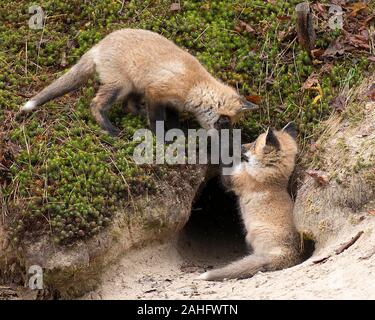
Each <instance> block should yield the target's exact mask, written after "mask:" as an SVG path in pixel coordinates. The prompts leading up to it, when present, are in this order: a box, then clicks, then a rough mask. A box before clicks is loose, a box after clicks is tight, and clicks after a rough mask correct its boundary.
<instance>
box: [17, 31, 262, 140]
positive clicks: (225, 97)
mask: <svg viewBox="0 0 375 320" xmlns="http://www.w3.org/2000/svg"><path fill="white" fill-rule="evenodd" d="M95 72H96V73H97V74H98V75H99V80H100V83H101V85H100V87H99V90H98V92H97V94H96V96H95V98H94V99H93V101H92V103H91V106H90V108H91V112H92V114H93V116H94V118H95V119H96V121H97V122H98V123H99V124H100V126H101V127H102V129H104V130H105V131H107V132H108V133H110V134H112V135H116V134H118V132H119V130H118V129H117V128H116V127H115V126H113V125H112V124H111V122H110V121H109V120H108V117H107V112H108V110H109V109H110V108H111V105H112V104H113V103H114V102H116V101H125V102H126V101H128V100H130V102H132V101H131V100H132V98H133V97H134V96H136V97H142V98H144V100H145V101H146V104H147V108H148V114H149V118H150V119H149V120H150V124H151V126H154V124H155V120H158V119H160V116H161V117H162V114H161V112H162V107H164V106H169V107H172V108H174V109H175V110H177V111H179V112H191V113H193V115H194V116H195V117H196V119H197V121H198V122H199V124H200V125H201V126H202V127H203V128H205V129H210V128H215V127H217V128H220V122H221V119H224V121H223V123H228V122H229V121H228V120H230V121H231V122H234V121H235V120H236V118H237V117H238V116H239V115H240V113H241V112H242V111H244V110H249V109H254V108H256V107H257V106H256V105H254V104H252V103H250V102H247V101H246V100H245V99H244V98H243V97H241V96H240V95H239V94H238V93H237V92H236V91H235V90H234V89H233V88H231V87H228V86H226V85H224V84H223V83H221V82H219V81H218V80H216V79H215V78H213V77H212V76H211V75H210V74H209V73H208V71H207V70H206V69H205V68H204V67H203V66H202V65H201V64H200V63H199V62H198V60H197V59H196V58H194V57H193V56H192V55H190V54H189V53H187V52H186V51H184V50H182V49H180V48H179V47H177V46H176V45H175V44H174V43H172V42H171V41H169V40H167V39H166V38H164V37H162V36H161V35H159V34H156V33H154V32H151V31H147V30H139V29H122V30H118V31H115V32H113V33H111V34H109V35H108V36H106V37H105V38H104V39H103V40H101V41H100V42H99V43H98V44H97V45H95V46H94V47H93V48H91V49H90V50H89V51H88V52H86V53H85V54H84V55H83V56H82V57H81V59H80V60H79V61H78V63H77V64H76V65H75V66H73V67H72V68H71V69H70V70H69V71H68V72H67V73H65V74H64V75H63V76H62V77H60V78H58V79H57V80H56V81H54V82H53V83H52V84H50V85H49V86H48V87H46V88H45V89H44V90H42V91H41V92H40V93H38V94H37V95H36V96H35V97H33V98H32V99H30V100H29V101H28V102H27V103H26V104H25V105H24V106H23V107H22V108H21V110H23V111H30V110H33V109H35V108H36V107H38V106H40V105H42V104H44V103H46V102H48V101H50V100H52V99H54V98H57V97H60V96H62V95H64V94H66V93H68V92H70V91H73V90H75V89H77V88H78V87H80V86H81V85H82V84H84V83H85V82H86V81H87V80H88V78H89V77H90V76H92V75H94V73H95ZM228 118H229V119H228Z"/></svg>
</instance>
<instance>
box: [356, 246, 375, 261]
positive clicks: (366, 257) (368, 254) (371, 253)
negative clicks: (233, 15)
mask: <svg viewBox="0 0 375 320" xmlns="http://www.w3.org/2000/svg"><path fill="white" fill-rule="evenodd" d="M374 254H375V248H372V250H370V251H369V252H368V253H367V254H365V255H364V256H361V257H359V260H367V259H370V258H371V257H372V256H373V255H374Z"/></svg>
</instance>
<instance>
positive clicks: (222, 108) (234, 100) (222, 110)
mask: <svg viewBox="0 0 375 320" xmlns="http://www.w3.org/2000/svg"><path fill="white" fill-rule="evenodd" d="M224 88H225V89H223V90H222V91H221V97H220V98H219V104H218V108H217V114H218V119H217V121H216V123H215V125H214V127H215V128H216V129H225V128H228V127H229V126H230V125H232V124H233V123H235V122H236V121H237V120H238V119H239V118H240V116H241V115H243V114H244V113H245V112H247V111H251V110H256V109H258V106H257V105H256V104H254V103H252V102H250V101H247V100H246V99H245V98H244V97H242V96H241V95H239V94H238V93H237V92H236V91H235V90H234V89H233V88H231V87H228V86H225V87H224Z"/></svg>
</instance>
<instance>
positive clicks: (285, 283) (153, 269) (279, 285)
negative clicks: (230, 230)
mask: <svg viewBox="0 0 375 320" xmlns="http://www.w3.org/2000/svg"><path fill="white" fill-rule="evenodd" d="M350 233H351V234H350ZM350 233H347V234H345V237H346V238H345V239H342V240H341V243H340V242H335V243H332V244H331V245H328V246H327V247H325V249H324V251H322V252H319V254H316V253H315V254H314V255H313V256H312V257H311V258H309V259H308V260H306V261H305V262H304V263H302V264H300V265H298V266H295V267H292V268H290V269H286V270H281V271H276V272H266V273H258V274H257V275H255V276H254V277H253V278H251V279H246V280H227V281H224V282H206V281H202V280H195V278H196V277H197V276H198V275H199V274H200V273H201V272H203V271H204V270H206V269H207V268H209V267H212V266H218V265H221V264H224V263H227V262H229V261H232V260H233V259H234V258H235V257H236V256H239V255H243V254H244V251H243V250H244V249H243V247H242V244H241V242H240V241H236V242H233V241H232V242H230V241H229V242H228V241H227V239H225V238H222V239H212V238H211V239H204V237H191V235H190V236H186V235H182V236H180V237H179V238H176V239H174V240H172V241H170V242H168V243H164V244H160V243H159V244H153V245H150V246H148V247H147V248H143V249H136V250H133V251H131V252H129V253H128V254H127V255H126V256H124V257H123V258H122V260H121V261H120V262H119V263H118V264H116V265H113V266H112V267H111V268H109V269H108V270H107V271H106V272H105V273H104V275H103V277H102V284H101V286H100V287H99V288H98V289H97V290H96V291H94V292H91V293H89V294H87V295H86V296H85V297H84V298H85V299H375V235H374V234H373V233H372V232H365V234H364V235H362V236H361V237H360V238H359V240H358V241H357V242H355V243H354V245H352V246H350V247H349V248H348V249H347V250H345V251H344V252H342V253H341V254H338V255H336V254H335V252H334V251H335V249H337V248H338V247H340V244H342V243H345V242H347V241H348V240H350V239H351V237H352V236H355V235H356V232H355V231H353V230H351V231H350ZM225 243H226V244H227V245H224V244H225ZM218 248H220V250H218ZM327 255H332V256H331V257H330V258H329V259H328V260H326V261H325V262H320V263H314V261H316V260H319V259H320V258H322V257H326V256H327Z"/></svg>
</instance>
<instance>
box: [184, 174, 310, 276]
mask: <svg viewBox="0 0 375 320" xmlns="http://www.w3.org/2000/svg"><path fill="white" fill-rule="evenodd" d="M301 245H302V246H303V258H304V259H303V260H306V259H308V258H310V257H311V256H312V254H313V252H314V249H315V245H314V241H312V240H304V241H303V243H302V244H301ZM178 249H179V253H180V254H181V256H182V257H183V258H184V259H185V260H186V261H188V262H190V264H192V265H193V266H195V267H202V268H204V269H210V268H212V267H218V266H222V265H225V264H227V263H229V262H232V261H233V260H235V259H238V258H241V257H243V256H245V255H247V254H249V253H251V249H249V248H248V247H247V245H246V242H245V231H244V227H243V224H242V221H241V218H240V212H239V208H238V202H237V199H236V196H235V195H234V194H233V193H232V192H228V191H226V190H225V188H224V186H223V185H222V183H221V180H220V177H218V176H216V177H214V178H211V179H210V180H209V181H208V182H207V183H206V184H205V185H204V186H203V187H202V188H201V190H199V191H198V193H197V195H196V198H195V199H194V202H193V205H192V210H191V215H190V219H189V221H188V222H187V224H186V225H185V227H184V228H183V229H182V231H181V232H180V235H179V237H178Z"/></svg>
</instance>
